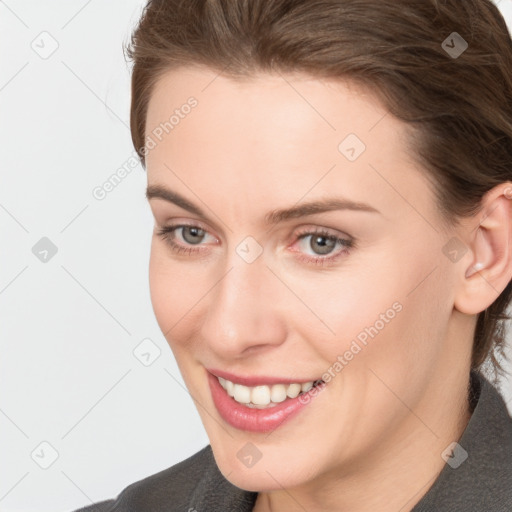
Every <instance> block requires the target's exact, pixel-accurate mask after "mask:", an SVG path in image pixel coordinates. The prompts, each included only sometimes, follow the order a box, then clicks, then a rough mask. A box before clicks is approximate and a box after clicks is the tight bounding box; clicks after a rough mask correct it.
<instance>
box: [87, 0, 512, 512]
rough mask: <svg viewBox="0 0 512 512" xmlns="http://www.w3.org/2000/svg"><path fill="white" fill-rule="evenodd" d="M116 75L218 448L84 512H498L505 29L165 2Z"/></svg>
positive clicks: (153, 277)
mask: <svg viewBox="0 0 512 512" xmlns="http://www.w3.org/2000/svg"><path fill="white" fill-rule="evenodd" d="M128 56H129V57H130V58H131V59H133V62H134V68H133V75H132V108H131V130H132V138H133V142H134V146H135V148H136V149H137V151H138V154H139V156H140V158H141V160H142V162H143V165H144V166H145V168H146V171H147V176H148V188H147V198H148V200H149V204H150V207H151V210H152V213H153V215H154V218H155V231H154V236H153V239H152V247H151V261H150V287H151V298H152V304H153V308H154V311H155V315H156V318H157V321H158V323H159V326H160V328H161V329H162V332H163V334H164V335H165V337H166V339H167V340H168V342H169V344H170V347H171V349H172V351H173V353H174V355H175V357H176V360H177V363H178V365H179V368H180V371H181V373H182V375H183V378H184V380H185V383H186V385H187V387H188V390H189V392H190V394H191V396H192V398H193V399H194V402H195V404H196V405H197V407H198V411H199V414H200V416H201V419H202V422H203V424H204V427H205V429H206V432H207V434H208V437H209V440H210V444H209V445H208V446H207V447H205V448H204V449H203V450H201V451H199V452H198V453H196V454H195V455H193V456H192V457H190V458H188V459H187V460H185V461H183V462H181V463H179V464H177V465H175V466H173V467H171V468H168V469H166V470H164V471H162V472H159V473H157V474H155V475H152V476H150V477H148V478H145V479H143V480H141V481H139V482H136V483H133V484H132V485H130V486H128V487H127V488H126V489H125V490H123V491H122V492H121V493H120V494H119V496H118V497H117V499H112V500H108V501H104V502H101V503H97V504H95V505H93V506H90V507H87V508H85V509H82V510H84V511H92V510H101V511H107V510H112V511H113V510H115V511H116V512H120V511H128V510H130V511H139V510H140V511H142V510H151V511H156V510H166V511H167V510H183V511H184V510H188V511H194V510H197V511H198V512H202V511H217V510H218V511H250V510H253V511H257V512H263V511H270V510H272V511H286V512H289V511H292V512H293V511H299V510H300V511H304V510H307V511H335V510H336V511H351V512H357V511H370V510H371V511H373V510H379V511H384V512H387V511H393V512H396V511H411V510H413V511H415V512H419V511H422V512H423V511H439V510H446V511H450V512H454V511H455V512H456V511H459V510H460V511H462V510H463V511H468V510H469V511H472V510H475V511H476V510H478V511H484V510H485V511H496V512H498V511H505V510H512V419H511V417H510V416H509V414H508V412H507V409H506V406H505V403H504V401H503V399H502V398H501V396H500V394H499V393H498V391H497V389H496V388H495V385H497V376H498V375H500V374H502V373H503V369H502V368H501V366H500V362H499V360H500V359H501V358H502V357H503V347H504V338H505V329H504V320H505V319H506V318H507V317H506V315H505V308H506V307H507V305H508V303H509V300H510V295H511V290H512V288H511V285H510V281H511V277H512V259H511V257H512V253H511V247H512V245H511V242H512V222H511V218H512V206H511V201H510V198H511V197H512V42H511V39H510V36H509V33H508V31H507V27H506V24H505V21H504V20H503V18H502V16H501V14H500V13H499V11H498V9H497V8H496V7H495V6H494V5H493V4H492V3H491V2H490V1H488V0H465V1H464V2H461V1H458V0H447V1H441V0H424V1H421V2H410V1H409V0H393V1H382V0H322V1H316V0H315V1H312V0H250V1H249V0H194V1H191V0H155V1H150V2H149V3H148V4H147V6H146V8H145V10H144V12H143V15H142V18H141V20H140V23H139V24H138V26H137V28H136V30H135V32H134V34H133V37H132V40H131V44H130V46H129V48H128ZM486 361H487V362H490V363H491V364H492V365H493V368H494V369H495V381H494V383H491V382H490V380H488V379H487V378H486V377H485V376H484V375H483V373H482V370H483V365H484V362H486ZM493 384H494V385H493Z"/></svg>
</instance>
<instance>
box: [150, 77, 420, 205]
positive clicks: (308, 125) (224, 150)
mask: <svg viewBox="0 0 512 512" xmlns="http://www.w3.org/2000/svg"><path fill="white" fill-rule="evenodd" d="M190 105H194V106H190ZM155 131H156V134H157V136H155ZM146 137H151V138H153V139H159V140H155V142H156V144H155V146H154V148H153V149H151V150H150V151H149V152H148V153H147V156H146V163H147V170H148V182H149V183H153V184H154V183H173V184H176V187H174V188H175V189H177V188H179V189H180V190H181V191H186V189H184V188H183V183H184V181H183V179H181V178H185V177H186V178H185V181H186V182H187V183H189V184H190V185H191V186H193V189H194V192H196V193H198V194H199V192H201V193H205V194H206V193H208V194H209V195H211V194H212V191H215V190H218V191H219V192H220V193H221V194H223V197H226V194H230V197H233V198H234V197H238V198H239V200H240V201H242V202H243V201H254V200H257V201H261V202H263V203H266V204H268V205H270V204H271V203H272V202H274V203H275V206H281V205H282V204H283V202H286V203H294V202H297V201H299V200H300V198H301V197H304V196H306V195H309V196H310V195H315V197H318V196H319V195H326V194H327V193H329V194H331V193H333V192H336V191H338V192H340V193H342V194H343V195H344V196H346V197H349V198H350V199H352V200H354V201H361V202H368V200H369V199H370V200H372V201H376V202H377V203H380V205H378V204H376V208H378V209H379V210H381V211H383V210H385V209H386V208H385V207H384V204H385V203H388V207H387V209H389V204H393V205H394V206H395V208H397V207H398V208H397V209H398V210H399V211H400V208H399V206H400V205H399V204H398V203H399V202H400V201H401V202H402V203H405V204H402V205H401V206H402V207H403V209H407V208H408V207H407V201H405V202H404V200H403V197H407V196H408V195H409V196H414V197H410V200H412V201H418V198H417V196H418V195H422V196H423V197H424V199H425V201H427V200H428V197H427V196H428V195H427V194H425V190H424V189H425V188H426V187H427V186H428V183H427V182H426V181H425V179H424V175H423V172H422V171H421V170H419V169H418V168H417V164H415V162H413V161H412V159H411V158H410V157H409V154H408V152H407V151H406V146H407V132H406V127H405V125H404V124H403V123H401V122H400V121H399V120H397V119H396V118H394V117H393V116H391V115H390V114H388V113H387V111H386V110H385V108H384V107H383V106H382V105H381V104H380V103H379V102H378V100H377V99H376V98H375V97H374V96H373V95H372V94H371V93H370V92H369V91H368V90H367V89H364V88H362V87H360V86H358V85H356V84H354V83H353V82H348V81H340V80H327V79H319V78H313V77H311V76H307V75H301V74H293V75H292V74H286V75H285V74H283V75H281V74H279V73H276V74H272V75H270V74H260V75H257V76H255V77H252V78H250V79H243V80H234V79H232V78H229V77H226V76H223V75H219V74H218V73H217V72H215V71H213V70H210V69H207V68H180V69H177V70H173V71H169V72H167V73H166V74H164V75H163V76H162V77H161V78H160V80H159V81H158V82H157V84H156V86H155V88H154V90H153V92H152V95H151V98H150V101H149V105H148V113H147V119H146ZM170 170H172V172H170ZM180 177H181V178H180ZM180 182H181V183H180ZM400 190H401V191H402V193H400ZM234 194H235V195H234ZM400 196H402V199H400ZM308 198H309V197H308ZM233 201H234V199H233ZM425 207H426V208H427V207H429V205H428V204H425ZM409 208H410V206H409Z"/></svg>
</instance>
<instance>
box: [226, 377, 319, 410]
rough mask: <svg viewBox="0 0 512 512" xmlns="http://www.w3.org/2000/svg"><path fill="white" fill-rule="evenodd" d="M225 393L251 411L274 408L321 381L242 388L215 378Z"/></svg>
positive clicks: (239, 385) (240, 385)
mask: <svg viewBox="0 0 512 512" xmlns="http://www.w3.org/2000/svg"><path fill="white" fill-rule="evenodd" d="M216 378H217V379H218V381H219V383H220V385H221V386H222V387H223V388H224V389H225V390H226V393H227V394H228V395H229V396H230V397H232V398H233V399H234V400H235V401H237V402H238V403H240V404H242V405H245V406H246V407H249V408H253V409H267V408H271V407H275V406H276V405H278V404H279V403H281V402H284V401H285V400H287V399H289V398H296V397H297V396H299V395H301V394H303V393H307V392H308V391H309V390H311V389H312V388H313V387H315V386H318V385H320V384H322V383H323V382H324V381H323V380H320V379H319V380H316V381H309V382H303V383H298V382H294V383H291V384H273V385H270V386H268V385H260V386H244V385H243V384H237V383H235V382H232V381H230V380H227V379H224V378H222V377H216Z"/></svg>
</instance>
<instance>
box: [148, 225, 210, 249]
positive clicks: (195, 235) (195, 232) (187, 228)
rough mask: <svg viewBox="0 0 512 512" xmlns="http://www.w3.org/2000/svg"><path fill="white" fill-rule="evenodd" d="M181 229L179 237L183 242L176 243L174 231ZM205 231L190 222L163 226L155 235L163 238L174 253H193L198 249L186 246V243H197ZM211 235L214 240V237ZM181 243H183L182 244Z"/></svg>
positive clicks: (201, 239) (202, 237)
mask: <svg viewBox="0 0 512 512" xmlns="http://www.w3.org/2000/svg"><path fill="white" fill-rule="evenodd" d="M180 231H181V239H182V240H183V242H181V243H176V242H175V239H176V233H177V232H180ZM207 234H208V233H207V231H206V230H204V229H202V228H201V227H199V226H195V225H192V224H190V225H189V224H174V225H170V226H165V227H163V228H160V229H159V230H158V231H157V235H158V236H160V237H161V238H162V239H163V240H165V241H166V242H167V243H168V244H169V246H170V247H171V249H172V250H173V251H174V252H176V253H188V254H190V253H193V252H197V251H198V249H194V248H193V247H186V245H187V244H190V245H192V246H193V245H199V244H200V243H201V242H202V241H203V240H204V238H205V236H206V235H207ZM208 236H211V237H212V238H213V239H214V240H216V238H215V237H213V236H212V235H209V234H208ZM183 243H184V244H185V245H183Z"/></svg>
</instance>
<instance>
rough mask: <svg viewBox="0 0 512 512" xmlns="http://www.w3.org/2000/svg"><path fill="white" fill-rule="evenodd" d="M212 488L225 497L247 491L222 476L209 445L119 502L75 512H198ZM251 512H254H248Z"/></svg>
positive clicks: (125, 493) (136, 487)
mask: <svg viewBox="0 0 512 512" xmlns="http://www.w3.org/2000/svg"><path fill="white" fill-rule="evenodd" d="M210 488H213V489H215V490H217V491H218V490H219V489H224V495H225V497H226V496H227V497H229V496H231V497H232V498H233V497H234V496H233V495H236V494H241V495H242V498H243V496H245V495H247V494H252V493H247V492H246V491H242V490H241V489H237V488H236V487H234V486H232V484H230V483H229V482H228V481H227V480H226V479H225V478H224V477H223V476H222V474H221V473H220V471H219V469H218V468H217V465H216V463H215V459H214V457H213V453H212V450H211V446H210V445H207V446H206V447H204V448H203V449H201V450H200V451H198V452H196V453H195V454H194V455H192V456H191V457H189V458H187V459H185V460H183V461H181V462H179V463H177V464H175V465H174V466H171V467H169V468H167V469H164V470H163V471H159V472H158V473H155V474H153V475H151V476H148V477H146V478H143V479H141V480H138V481H137V482H134V483H132V484H130V485H128V486H127V487H126V488H125V489H124V490H122V491H121V493H120V494H119V495H118V496H117V498H116V499H112V500H106V501H101V502H98V503H95V504H92V505H89V506H87V507H85V508H81V509H78V510H76V511H74V512H138V511H148V510H151V511H152V512H157V511H160V510H161V511H164V510H165V511H171V510H180V511H182V512H187V511H188V510H189V509H190V510H194V508H195V506H194V505H191V503H193V502H196V503H197V502H199V501H201V500H202V499H203V497H204V496H206V495H207V494H208V491H209V489H210ZM248 510H250V509H248Z"/></svg>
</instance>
